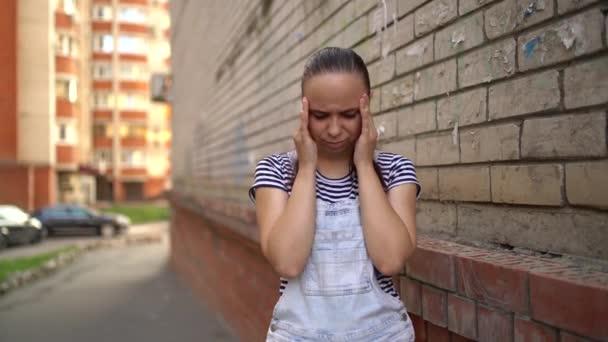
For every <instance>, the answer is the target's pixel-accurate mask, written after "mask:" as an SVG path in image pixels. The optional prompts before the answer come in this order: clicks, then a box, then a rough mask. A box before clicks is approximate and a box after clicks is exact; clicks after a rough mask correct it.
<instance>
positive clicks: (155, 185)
mask: <svg viewBox="0 0 608 342" xmlns="http://www.w3.org/2000/svg"><path fill="white" fill-rule="evenodd" d="M164 191H165V178H164V177H162V178H150V179H148V180H146V182H145V184H144V197H145V198H156V197H159V196H162V195H163V193H164Z"/></svg>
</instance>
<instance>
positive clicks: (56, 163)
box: [0, 0, 171, 210]
mask: <svg viewBox="0 0 608 342" xmlns="http://www.w3.org/2000/svg"><path fill="white" fill-rule="evenodd" d="M6 9H7V10H6V11H3V13H2V17H3V18H2V19H3V20H2V25H3V29H2V35H1V36H0V42H1V43H2V44H3V46H4V47H6V50H5V51H6V53H4V54H2V57H1V58H2V59H3V60H2V61H3V63H2V79H3V82H2V87H3V91H2V95H0V99H1V100H0V103H2V113H1V115H2V117H3V120H4V122H5V124H4V125H2V127H0V135H1V136H2V137H1V138H0V178H1V179H2V181H1V182H0V199H1V201H2V202H3V203H14V204H17V205H19V206H22V207H23V208H27V209H30V210H31V209H34V208H39V207H41V206H45V205H48V204H52V203H56V202H60V203H83V204H91V203H94V202H95V201H97V200H129V199H147V198H155V197H158V196H160V195H162V193H163V192H164V190H165V189H166V188H167V187H169V186H170V179H169V177H168V174H169V172H170V167H169V163H168V158H169V150H170V144H171V134H170V131H169V123H170V113H171V112H170V107H169V106H168V104H166V103H164V102H163V103H158V102H152V101H151V97H150V93H149V83H150V79H151V77H152V75H154V74H156V73H158V74H161V75H166V74H168V63H169V54H170V49H169V45H168V32H169V15H168V2H167V1H152V0H150V1H148V0H140V1H134V0H131V1H127V0H120V1H114V0H108V1H99V0H55V1H42V2H40V1H35V0H19V1H15V0H9V1H7V4H6ZM4 80H7V81H8V82H4Z"/></svg>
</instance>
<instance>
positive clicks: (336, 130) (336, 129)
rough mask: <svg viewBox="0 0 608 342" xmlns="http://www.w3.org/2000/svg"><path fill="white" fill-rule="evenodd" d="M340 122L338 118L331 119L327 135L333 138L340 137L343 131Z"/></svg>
mask: <svg viewBox="0 0 608 342" xmlns="http://www.w3.org/2000/svg"><path fill="white" fill-rule="evenodd" d="M341 130H342V129H341V127H340V120H339V118H337V117H331V118H330V119H329V127H328V128H327V133H328V134H329V135H331V136H338V135H340V131H341Z"/></svg>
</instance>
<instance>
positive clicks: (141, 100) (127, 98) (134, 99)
mask: <svg viewBox="0 0 608 342" xmlns="http://www.w3.org/2000/svg"><path fill="white" fill-rule="evenodd" d="M147 107H148V97H147V96H146V95H144V94H138V93H127V94H121V95H120V98H119V100H118V108H120V109H127V110H146V109H147Z"/></svg>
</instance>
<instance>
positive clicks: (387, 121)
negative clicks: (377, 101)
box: [374, 112, 397, 140]
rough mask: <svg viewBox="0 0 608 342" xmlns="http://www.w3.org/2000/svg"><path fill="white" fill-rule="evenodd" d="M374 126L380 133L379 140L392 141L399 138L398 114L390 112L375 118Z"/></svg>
mask: <svg viewBox="0 0 608 342" xmlns="http://www.w3.org/2000/svg"><path fill="white" fill-rule="evenodd" d="M374 125H375V126H376V129H377V130H378V132H379V136H378V138H379V139H381V140H382V139H390V138H394V137H396V136H397V113H396V112H388V113H383V114H380V115H377V116H374Z"/></svg>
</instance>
